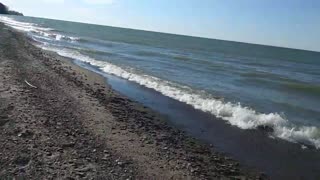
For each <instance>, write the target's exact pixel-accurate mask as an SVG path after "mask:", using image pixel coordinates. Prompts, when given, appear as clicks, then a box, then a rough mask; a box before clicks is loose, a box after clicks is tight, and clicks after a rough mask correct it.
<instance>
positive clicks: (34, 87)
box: [24, 80, 37, 88]
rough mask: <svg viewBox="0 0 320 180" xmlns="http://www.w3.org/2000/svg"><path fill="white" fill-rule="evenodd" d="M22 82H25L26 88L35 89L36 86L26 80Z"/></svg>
mask: <svg viewBox="0 0 320 180" xmlns="http://www.w3.org/2000/svg"><path fill="white" fill-rule="evenodd" d="M24 82H25V83H26V84H28V86H30V87H32V88H37V87H36V86H34V85H32V84H30V83H29V82H28V81H27V80H24Z"/></svg>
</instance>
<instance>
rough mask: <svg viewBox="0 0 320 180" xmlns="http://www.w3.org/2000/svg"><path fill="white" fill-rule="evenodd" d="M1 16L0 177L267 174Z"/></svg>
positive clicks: (232, 176)
mask: <svg viewBox="0 0 320 180" xmlns="http://www.w3.org/2000/svg"><path fill="white" fill-rule="evenodd" d="M31 41H32V40H30V39H29V38H27V37H26V36H24V35H23V34H22V33H19V32H16V31H14V30H12V29H11V28H9V27H6V26H5V25H4V24H2V23H0V74H1V75H0V100H1V101H0V117H1V118H0V129H1V131H0V134H1V135H0V146H1V147H2V151H1V156H0V179H7V178H21V177H22V178H26V179H43V178H47V179H57V178H58V179H83V178H84V179H221V178H228V179H268V177H267V176H266V175H264V174H263V173H260V172H258V171H257V170H253V168H248V167H245V166H243V165H240V164H239V162H237V161H235V160H233V159H231V158H230V157H228V156H226V155H224V154H223V153H219V152H217V151H216V150H215V148H214V145H213V146H212V145H207V144H203V143H201V142H199V141H197V140H195V139H193V138H191V137H189V136H187V135H186V134H185V133H184V132H182V131H180V130H178V129H176V128H174V127H171V126H169V125H168V124H167V123H166V121H165V119H164V118H163V117H161V116H160V115H159V114H157V113H156V112H154V111H152V110H150V109H148V108H147V107H144V106H142V105H140V104H138V103H136V102H134V101H132V100H130V99H128V98H126V97H124V96H122V95H120V94H119V93H117V92H115V91H114V90H112V88H111V87H110V86H109V85H108V84H107V83H106V80H105V78H103V77H101V76H100V75H97V74H95V73H93V72H90V71H89V70H86V69H83V68H81V67H79V66H76V65H74V64H73V63H72V60H71V59H67V58H63V57H61V56H58V55H57V54H55V53H52V52H48V51H44V50H41V49H39V48H37V47H35V46H34V45H33V44H32V43H33V42H31Z"/></svg>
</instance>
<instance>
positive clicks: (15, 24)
mask: <svg viewBox="0 0 320 180" xmlns="http://www.w3.org/2000/svg"><path fill="white" fill-rule="evenodd" d="M0 21H1V22H3V23H5V24H6V25H8V26H10V27H12V28H14V29H16V30H19V31H23V32H31V33H34V34H37V35H40V36H44V37H50V38H52V39H53V40H57V41H61V40H66V41H78V40H79V39H80V38H78V37H72V36H66V35H62V34H58V33H53V32H51V31H53V30H54V29H51V28H44V27H39V26H37V25H36V24H33V23H25V22H19V21H15V20H14V19H12V18H9V17H4V16H0ZM37 35H36V36H37ZM42 39H47V38H42Z"/></svg>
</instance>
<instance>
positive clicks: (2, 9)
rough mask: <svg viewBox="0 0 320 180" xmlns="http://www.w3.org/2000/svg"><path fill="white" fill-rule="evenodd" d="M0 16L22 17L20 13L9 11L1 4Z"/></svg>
mask: <svg viewBox="0 0 320 180" xmlns="http://www.w3.org/2000/svg"><path fill="white" fill-rule="evenodd" d="M0 14H8V15H16V16H23V14H22V13H20V12H17V11H13V10H10V9H9V7H8V6H6V5H4V4H2V3H1V2H0Z"/></svg>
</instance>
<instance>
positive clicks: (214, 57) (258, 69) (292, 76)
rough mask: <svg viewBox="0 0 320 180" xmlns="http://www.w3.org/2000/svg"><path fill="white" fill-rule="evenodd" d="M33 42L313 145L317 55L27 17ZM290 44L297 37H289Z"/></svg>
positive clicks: (23, 25)
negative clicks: (290, 39) (290, 38)
mask: <svg viewBox="0 0 320 180" xmlns="http://www.w3.org/2000/svg"><path fill="white" fill-rule="evenodd" d="M0 21H2V22H4V23H6V24H7V25H9V26H11V27H13V28H15V29H18V30H20V31H23V32H25V33H27V34H28V35H29V36H30V37H32V38H33V39H34V40H35V41H37V42H38V43H39V44H38V45H39V46H40V47H42V48H44V49H48V50H52V51H55V52H58V53H59V54H60V55H63V56H66V57H70V58H74V59H77V60H80V61H82V62H84V63H87V64H88V65H91V66H93V67H94V68H96V69H97V70H99V71H101V72H103V73H107V74H111V75H115V76H117V77H120V78H123V79H126V80H128V81H132V82H134V83H137V84H139V85H141V86H145V87H147V88H150V89H154V90H156V91H158V92H160V93H161V94H163V95H164V96H167V97H170V98H172V99H175V100H178V101H180V102H182V103H186V104H189V105H191V106H193V107H194V108H195V109H199V110H201V111H204V112H209V113H210V114H212V115H213V116H217V117H220V118H221V119H223V120H225V121H226V123H229V124H231V125H233V126H236V127H238V128H241V129H257V128H259V127H261V126H270V127H272V128H273V129H274V132H273V133H272V134H271V136H273V137H277V138H281V139H285V140H288V141H291V142H297V143H301V144H304V145H312V146H315V147H316V148H320V130H319V128H320V108H319V107H320V53H319V52H312V51H304V50H296V49H288V48H280V47H271V46H262V45H254V44H246V43H239V42H231V41H222V40H214V39H205V38H197V37H188V36H180V35H172V34H164V33H157V32H148V31H139V30H131V29H123V28H115V27H108V26H99V25H90V24H82V23H75V22H66V21H57V20H49V19H40V18H30V17H12V16H10V17H7V16H2V17H0ZM297 43H298V42H297Z"/></svg>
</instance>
